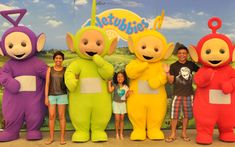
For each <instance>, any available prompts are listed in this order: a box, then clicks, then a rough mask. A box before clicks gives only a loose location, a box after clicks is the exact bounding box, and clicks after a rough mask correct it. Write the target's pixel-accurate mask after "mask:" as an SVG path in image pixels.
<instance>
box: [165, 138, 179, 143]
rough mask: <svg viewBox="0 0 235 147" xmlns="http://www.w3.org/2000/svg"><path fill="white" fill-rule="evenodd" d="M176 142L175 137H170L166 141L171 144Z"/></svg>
mask: <svg viewBox="0 0 235 147" xmlns="http://www.w3.org/2000/svg"><path fill="white" fill-rule="evenodd" d="M175 140H176V138H175V137H168V138H166V139H165V141H166V142H167V143H171V142H173V141H175Z"/></svg>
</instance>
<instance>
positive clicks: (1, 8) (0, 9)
mask: <svg viewBox="0 0 235 147" xmlns="http://www.w3.org/2000/svg"><path fill="white" fill-rule="evenodd" d="M15 8H17V7H13V6H7V5H4V4H1V3H0V11H4V10H11V9H15Z"/></svg>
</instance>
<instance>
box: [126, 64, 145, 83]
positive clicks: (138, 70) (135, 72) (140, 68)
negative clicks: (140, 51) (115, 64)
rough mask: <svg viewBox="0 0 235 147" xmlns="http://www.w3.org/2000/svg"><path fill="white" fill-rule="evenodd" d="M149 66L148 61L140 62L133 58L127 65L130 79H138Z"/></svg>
mask: <svg viewBox="0 0 235 147" xmlns="http://www.w3.org/2000/svg"><path fill="white" fill-rule="evenodd" d="M147 68H148V63H147V62H138V61H136V60H132V61H131V62H130V63H129V64H127V66H126V74H127V76H128V77H129V78H130V79H136V78H138V77H140V76H141V75H142V74H143V72H144V71H145V70H146V69H147Z"/></svg>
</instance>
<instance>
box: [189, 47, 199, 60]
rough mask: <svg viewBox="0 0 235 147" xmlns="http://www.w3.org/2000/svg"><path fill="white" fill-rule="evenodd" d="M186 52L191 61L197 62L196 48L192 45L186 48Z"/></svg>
mask: <svg viewBox="0 0 235 147" xmlns="http://www.w3.org/2000/svg"><path fill="white" fill-rule="evenodd" d="M188 52H189V55H190V56H191V58H192V59H193V61H194V62H198V54H197V50H196V47H195V46H193V45H190V46H189V47H188Z"/></svg>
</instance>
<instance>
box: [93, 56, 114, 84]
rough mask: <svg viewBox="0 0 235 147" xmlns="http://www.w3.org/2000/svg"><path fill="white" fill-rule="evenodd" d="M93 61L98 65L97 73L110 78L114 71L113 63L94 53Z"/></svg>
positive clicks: (106, 78) (104, 77)
mask: <svg viewBox="0 0 235 147" xmlns="http://www.w3.org/2000/svg"><path fill="white" fill-rule="evenodd" d="M93 61H94V62H95V64H96V65H97V67H98V73H99V75H100V76H101V77H102V78H103V79H105V80H108V79H111V78H112V76H113V73H114V68H113V65H112V64H110V63H109V62H107V61H105V60H104V59H103V58H102V57H101V56H100V55H94V56H93Z"/></svg>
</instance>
